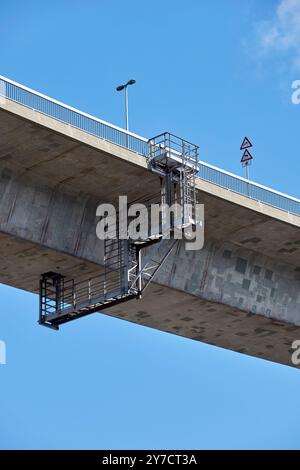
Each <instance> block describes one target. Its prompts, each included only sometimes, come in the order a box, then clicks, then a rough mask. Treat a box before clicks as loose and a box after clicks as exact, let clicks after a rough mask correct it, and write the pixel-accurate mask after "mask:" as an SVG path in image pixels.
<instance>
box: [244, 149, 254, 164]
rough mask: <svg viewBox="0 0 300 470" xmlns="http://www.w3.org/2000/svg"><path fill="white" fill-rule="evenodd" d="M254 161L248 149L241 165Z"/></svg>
mask: <svg viewBox="0 0 300 470" xmlns="http://www.w3.org/2000/svg"><path fill="white" fill-rule="evenodd" d="M251 160H253V157H252V155H251V153H250V152H249V150H248V149H246V150H245V152H244V155H243V156H242V159H241V163H248V162H250V161H251Z"/></svg>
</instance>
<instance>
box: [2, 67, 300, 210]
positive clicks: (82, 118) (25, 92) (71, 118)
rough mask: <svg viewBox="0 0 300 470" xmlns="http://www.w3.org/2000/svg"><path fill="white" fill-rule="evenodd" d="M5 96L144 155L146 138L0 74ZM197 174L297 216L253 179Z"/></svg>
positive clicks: (298, 203)
mask: <svg viewBox="0 0 300 470" xmlns="http://www.w3.org/2000/svg"><path fill="white" fill-rule="evenodd" d="M3 99H9V100H12V101H15V102H16V103H19V104H21V105H23V106H26V107H29V108H31V109H34V110H36V111H39V112H40V113H42V114H45V115H47V116H50V117H52V118H54V119H56V120H58V121H61V122H64V123H67V124H69V125H70V126H73V127H75V128H77V129H80V130H83V131H85V132H87V133H89V134H92V135H95V136H97V137H99V138H101V139H104V140H107V141H108V142H112V143H114V144H116V145H119V146H121V147H124V148H127V149H129V150H131V151H132V152H135V153H138V154H140V155H143V156H144V157H148V155H149V141H148V139H145V138H144V137H141V136H139V135H136V134H134V133H132V132H127V131H125V130H124V129H122V128H120V127H117V126H114V125H112V124H110V123H107V122H105V121H102V120H101V119H98V118H95V117H93V116H91V115H89V114H86V113H84V112H81V111H79V110H77V109H75V108H72V107H70V106H67V105H65V104H64V103H61V102H59V101H56V100H54V99H52V98H49V97H48V96H46V95H43V94H41V93H39V92H36V91H34V90H31V89H30V88H27V87H25V86H23V85H21V84H19V83H16V82H13V81H12V80H9V79H7V78H5V77H2V76H0V106H1V102H2V100H3ZM198 177H199V178H200V179H202V180H204V181H208V182H210V183H213V184H215V185H218V186H220V187H222V188H225V189H228V190H229V191H233V192H235V193H238V194H241V195H243V196H246V197H248V198H250V199H254V200H257V201H260V202H262V203H264V204H268V205H270V206H272V207H276V208H278V209H281V210H283V211H285V212H290V213H292V214H295V215H298V216H300V200H299V199H296V198H293V197H291V196H288V195H287V194H283V193H280V192H278V191H275V190H273V189H271V188H267V187H266V186H262V185H260V184H258V183H255V182H253V181H248V180H246V179H244V178H241V177H240V176H237V175H234V174H232V173H229V172H227V171H224V170H222V169H220V168H217V167H214V166H213V165H209V164H207V163H205V162H203V161H201V162H200V163H199V174H198Z"/></svg>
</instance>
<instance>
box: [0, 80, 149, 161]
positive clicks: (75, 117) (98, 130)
mask: <svg viewBox="0 0 300 470" xmlns="http://www.w3.org/2000/svg"><path fill="white" fill-rule="evenodd" d="M0 96H2V97H4V98H8V99H10V100H12V101H15V102H16V103H19V104H22V105H23V106H26V107H27V108H31V109H34V110H36V111H39V112H40V113H42V114H45V115H46V116H50V117H52V118H54V119H56V120H58V121H61V122H64V123H67V124H69V125H70V126H72V127H76V128H77V129H80V130H82V131H85V132H88V133H89V134H92V135H95V136H97V137H100V138H101V139H104V140H107V141H108V142H113V143H114V144H117V145H119V146H121V147H125V148H128V149H129V150H131V151H133V152H136V153H139V154H141V155H146V154H147V152H148V140H147V139H145V138H143V137H141V136H137V135H136V134H133V133H132V132H129V131H125V130H124V129H121V128H119V127H117V126H114V125H112V124H109V123H107V122H105V121H102V120H101V119H98V118H95V117H93V116H90V115H89V114H86V113H83V112H81V111H78V110H77V109H75V108H72V107H71V106H67V105H65V104H63V103H60V102H59V101H56V100H54V99H52V98H49V97H48V96H45V95H42V94H41V93H38V92H36V91H34V90H31V89H30V88H27V87H24V86H23V85H20V84H18V83H15V82H13V81H12V80H8V79H7V78H5V77H2V76H0ZM0 105H1V101H0Z"/></svg>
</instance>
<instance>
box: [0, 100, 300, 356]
mask: <svg viewBox="0 0 300 470" xmlns="http://www.w3.org/2000/svg"><path fill="white" fill-rule="evenodd" d="M1 106H2V109H0V143H1V147H0V239H1V242H2V243H1V247H0V261H1V269H0V280H1V282H3V283H6V284H9V285H12V286H15V287H18V288H21V289H26V290H29V291H31V292H37V288H38V279H39V276H40V274H41V273H42V272H45V271H49V270H54V271H55V270H56V271H59V272H61V273H62V274H65V275H67V276H69V277H75V278H76V279H80V278H82V277H86V275H93V274H95V273H96V272H97V271H98V270H99V269H101V266H100V264H101V262H102V256H103V250H102V243H101V242H100V241H99V240H98V239H97V238H96V235H95V226H96V218H95V209H96V206H97V205H98V204H99V203H101V202H116V201H117V198H118V196H119V195H128V198H129V200H131V201H134V200H141V199H143V200H144V199H147V197H152V196H153V195H154V194H156V193H157V192H158V191H159V181H158V178H157V177H156V176H155V175H153V174H152V173H150V172H149V171H148V170H147V165H146V161H145V159H144V157H142V156H139V155H137V154H134V153H133V152H130V151H128V150H126V149H123V148H121V147H118V146H117V145H114V144H111V143H108V142H105V141H103V140H101V139H98V138H96V137H93V136H91V135H89V134H86V133H84V132H82V131H80V130H77V129H74V128H72V127H70V126H68V125H66V124H63V123H60V122H58V121H55V120H54V119H51V118H48V117H47V116H44V115H41V114H40V113H38V112H35V111H33V110H31V109H27V108H25V107H23V106H20V105H18V104H16V103H12V102H10V101H8V100H6V102H5V103H2V105H1ZM198 188H199V193H200V200H201V202H204V204H205V224H206V230H205V239H206V243H205V247H204V249H203V250H201V251H199V252H186V251H184V249H183V247H182V245H181V246H179V248H178V250H177V252H176V253H174V255H173V256H172V258H170V259H169V260H168V262H167V263H166V265H165V266H164V267H163V271H162V272H160V274H159V276H158V278H157V280H156V281H157V282H158V283H159V284H161V285H160V286H159V285H156V284H153V285H152V286H151V287H150V288H149V290H148V291H147V293H146V295H145V298H144V299H143V300H142V301H139V302H138V301H131V302H129V303H126V304H122V306H119V307H114V308H113V309H110V311H109V312H106V313H109V314H111V315H115V316H118V317H120V318H126V319H127V320H130V321H135V322H137V323H141V324H143V325H147V326H150V327H154V328H158V329H161V330H163V331H171V332H172V333H176V334H180V335H183V336H186V337H189V338H193V339H198V340H200V341H205V342H208V343H211V344H216V345H218V346H221V347H226V348H229V349H233V350H235V351H240V352H245V353H247V354H251V355H254V356H257V357H262V358H265V359H270V360H273V361H277V362H281V363H284V364H290V353H291V349H290V348H291V343H292V341H293V340H294V339H300V328H299V327H298V325H300V309H299V305H300V299H299V294H298V291H299V285H300V280H299V279H300V233H299V225H300V218H299V217H297V216H293V215H291V214H288V213H286V212H283V211H280V210H279V209H274V208H271V207H269V206H267V205H265V204H262V203H259V202H257V201H252V200H250V199H248V198H246V197H243V196H239V195H237V194H234V193H231V192H230V191H227V190H225V189H222V188H220V187H217V186H215V185H213V184H210V183H206V182H203V181H201V180H199V181H198ZM164 249H165V244H159V245H157V246H156V247H155V248H153V249H152V252H154V254H155V251H156V250H164ZM290 365H291V364H290Z"/></svg>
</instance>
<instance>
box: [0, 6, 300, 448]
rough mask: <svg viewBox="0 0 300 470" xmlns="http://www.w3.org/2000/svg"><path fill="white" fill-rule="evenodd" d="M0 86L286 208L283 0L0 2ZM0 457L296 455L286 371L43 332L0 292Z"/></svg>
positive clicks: (291, 29)
mask: <svg viewBox="0 0 300 470" xmlns="http://www.w3.org/2000/svg"><path fill="white" fill-rule="evenodd" d="M0 8H1V10H0V11H1V29H0V41H1V55H0V74H2V75H4V76H7V77H8V78H11V79H13V80H16V81H18V82H21V83H23V84H25V85H27V86H29V87H31V88H34V89H37V90H39V91H41V92H44V93H45V94H48V95H49V96H52V97H54V98H56V99H59V100H61V101H64V102H66V103H67V104H69V105H72V106H75V107H77V108H79V109H81V110H83V111H86V112H89V113H90V114H94V115H96V116H98V117H100V118H102V119H104V120H106V121H110V122H112V123H115V124H117V125H121V126H122V125H124V119H123V117H124V116H123V100H122V97H121V96H120V94H118V93H116V92H115V91H114V89H115V86H116V85H119V84H120V83H122V82H124V81H126V80H128V79H130V78H134V79H136V80H137V84H136V85H135V86H134V87H131V88H130V90H129V92H130V128H131V130H132V131H134V132H136V133H139V134H141V135H144V136H145V137H151V136H152V135H155V134H158V133H160V132H162V131H165V130H169V131H172V132H174V133H176V134H178V135H180V136H182V137H185V138H186V139H188V140H190V141H192V142H195V143H197V144H199V145H200V149H201V159H203V160H205V161H208V162H209V163H212V164H215V165H217V166H220V167H222V168H224V169H227V170H229V171H232V172H235V173H237V174H243V172H242V169H241V167H240V163H239V160H240V157H241V155H240V151H239V146H240V143H241V140H242V138H243V137H244V135H248V136H249V137H250V139H251V140H252V141H253V143H254V149H253V155H254V163H253V166H252V167H251V177H252V178H253V179H254V180H256V181H258V182H260V183H262V184H265V185H267V186H271V187H273V188H275V189H278V190H280V191H283V192H286V193H288V194H291V195H293V196H296V197H300V193H299V184H298V171H299V154H300V150H299V142H298V136H299V125H300V106H295V105H293V104H292V103H291V93H292V90H291V84H292V82H293V81H294V80H296V79H300V46H299V44H300V1H299V0H282V1H275V0H264V1H263V2H262V1H261V0H244V1H243V2H241V1H240V0H222V1H220V0H214V1H212V0H201V1H200V0H186V1H185V2H181V1H177V0H172V1H168V0H160V1H158V0H152V1H151V2H140V1H136V0H133V1H131V2H121V1H120V0H114V1H109V2H108V1H104V0H98V1H92V0H87V1H85V2H83V1H76V0H72V1H67V0H61V1H57V0H54V1H51V2H50V1H47V2H37V1H33V0H29V1H27V2H23V1H21V0H19V1H17V0H10V1H8V0H3V1H2V2H1V6H0ZM0 296H1V311H0V325H1V328H0V339H2V340H4V341H6V344H7V361H8V363H7V365H6V366H0V398H1V401H0V448H9V449H10V448H12V449H13V448H22V449H30V448H53V449H59V448H71V449H76V448H96V449H105V448H111V449H117V448H121V449H126V448H154V449H155V448H162V449H165V448H170V449H172V448H179V449H180V448H196V449H201V448H299V447H300V446H299V437H298V422H299V418H300V406H299V404H298V400H297V390H298V389H299V386H300V376H299V371H298V370H293V369H291V368H288V367H284V366H280V365H277V364H272V363H269V362H265V361H262V360H258V359H254V358H250V357H246V356H243V355H239V354H236V353H232V352H230V351H224V350H221V349H218V348H214V347H211V346H208V345H204V344H201V343H198V342H193V341H189V340H186V339H184V338H179V337H176V336H172V335H168V334H164V333H161V332H158V331H154V330H150V329H147V328H143V327H140V326H135V325H132V324H128V323H126V322H122V321H118V320H116V319H113V318H109V317H106V316H104V315H98V314H97V315H93V316H91V317H88V318H85V319H82V320H80V321H78V322H74V323H71V324H68V325H66V326H65V327H64V328H62V330H61V331H60V332H59V333H56V332H53V331H50V330H47V329H44V328H41V327H39V326H38V325H37V323H36V320H37V311H38V299H37V297H35V296H33V295H31V294H28V293H24V292H21V291H18V290H14V289H11V288H8V287H5V286H0Z"/></svg>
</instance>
